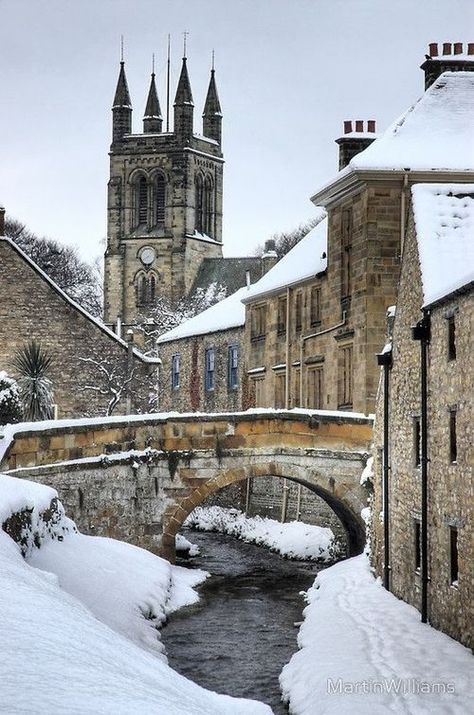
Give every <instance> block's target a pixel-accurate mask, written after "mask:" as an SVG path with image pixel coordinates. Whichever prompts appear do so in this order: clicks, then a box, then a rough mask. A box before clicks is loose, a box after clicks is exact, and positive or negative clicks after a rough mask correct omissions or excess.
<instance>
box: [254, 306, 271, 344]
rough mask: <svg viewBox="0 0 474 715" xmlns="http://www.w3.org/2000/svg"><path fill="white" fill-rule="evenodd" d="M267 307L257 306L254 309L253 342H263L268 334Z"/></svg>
mask: <svg viewBox="0 0 474 715" xmlns="http://www.w3.org/2000/svg"><path fill="white" fill-rule="evenodd" d="M266 315H267V306H266V305H257V306H255V307H254V308H252V313H251V326H250V336H251V339H252V340H261V339H262V338H264V337H265V332H266Z"/></svg>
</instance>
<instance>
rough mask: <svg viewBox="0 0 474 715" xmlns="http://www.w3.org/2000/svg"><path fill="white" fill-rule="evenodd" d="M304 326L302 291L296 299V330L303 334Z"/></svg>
mask: <svg viewBox="0 0 474 715" xmlns="http://www.w3.org/2000/svg"><path fill="white" fill-rule="evenodd" d="M302 325H303V293H301V291H300V292H299V293H297V294H296V297H295V330H296V332H297V333H301V328H302Z"/></svg>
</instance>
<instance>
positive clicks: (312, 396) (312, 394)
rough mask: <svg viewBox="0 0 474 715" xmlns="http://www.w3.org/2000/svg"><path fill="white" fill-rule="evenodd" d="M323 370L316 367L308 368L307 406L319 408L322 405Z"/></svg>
mask: <svg viewBox="0 0 474 715" xmlns="http://www.w3.org/2000/svg"><path fill="white" fill-rule="evenodd" d="M322 400H323V370H322V368H316V369H313V370H308V395H307V403H308V405H307V406H308V407H309V408H311V409H313V410H320V409H322V406H323V402H322Z"/></svg>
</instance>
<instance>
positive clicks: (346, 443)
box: [0, 409, 372, 559]
mask: <svg viewBox="0 0 474 715" xmlns="http://www.w3.org/2000/svg"><path fill="white" fill-rule="evenodd" d="M371 436H372V418H371V417H367V416H365V415H361V414H353V413H346V412H329V411H318V410H311V411H305V410H290V411H283V410H265V409H261V410H250V411H247V412H239V413H226V414H201V413H189V414H176V413H171V414H154V415H134V416H128V417H108V418H101V419H98V418H88V419H77V420H59V421H56V422H44V423H30V424H21V425H14V426H11V427H7V428H6V430H5V433H4V436H3V439H2V440H0V471H2V472H8V473H9V474H12V475H15V476H18V477H25V478H28V479H33V480H36V481H41V482H43V483H46V484H49V485H51V486H53V487H55V488H56V489H57V490H58V492H59V495H60V498H61V500H62V501H63V503H64V505H65V506H66V508H67V511H68V514H70V515H71V516H72V518H74V519H75V521H76V522H77V524H78V526H79V527H80V528H81V530H83V531H85V532H87V533H95V534H100V535H107V536H113V537H116V538H121V539H124V540H127V541H130V542H132V543H135V544H137V545H139V546H143V547H145V548H149V549H151V550H153V551H158V552H160V553H162V554H163V555H164V556H166V557H167V558H170V559H173V558H174V544H175V535H176V534H177V532H178V531H179V529H180V527H181V526H182V524H183V521H184V520H185V518H186V517H187V515H188V514H189V513H190V512H191V511H192V510H193V509H194V508H195V507H196V506H198V505H199V504H201V503H202V502H204V501H205V500H206V499H207V498H208V497H209V496H211V495H212V494H214V493H215V492H217V491H218V490H219V489H222V488H223V487H225V486H227V485H229V484H232V483H235V482H239V481H242V480H247V479H256V478H259V477H264V476H274V477H280V478H284V479H289V480H292V481H294V482H298V483H300V484H302V485H304V486H305V487H307V488H308V489H311V490H312V491H314V492H315V493H316V494H318V495H319V496H320V497H322V498H323V499H324V500H325V501H326V502H327V503H328V504H329V506H330V507H331V508H332V509H333V510H334V512H335V513H336V514H337V516H338V517H339V518H340V520H341V522H342V523H343V525H344V527H345V529H346V532H347V534H348V541H349V545H350V551H351V553H357V552H359V551H360V550H361V549H362V545H363V542H364V525H363V521H362V519H361V516H360V512H361V509H363V508H364V507H365V506H366V503H367V491H366V488H365V487H364V486H363V485H361V484H360V475H361V472H362V469H363V467H364V465H365V463H366V459H367V454H368V449H369V444H370V441H371Z"/></svg>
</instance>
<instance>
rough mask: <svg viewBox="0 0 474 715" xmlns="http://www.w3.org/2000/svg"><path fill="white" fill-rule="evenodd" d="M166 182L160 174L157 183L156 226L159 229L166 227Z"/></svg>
mask: <svg viewBox="0 0 474 715" xmlns="http://www.w3.org/2000/svg"><path fill="white" fill-rule="evenodd" d="M165 205H166V182H165V177H164V176H163V174H158V175H157V177H156V182H155V212H156V216H155V218H156V221H155V224H156V226H158V227H159V228H163V227H164V225H165Z"/></svg>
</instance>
